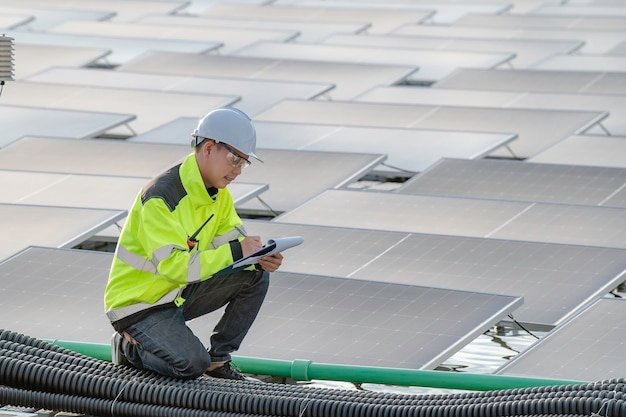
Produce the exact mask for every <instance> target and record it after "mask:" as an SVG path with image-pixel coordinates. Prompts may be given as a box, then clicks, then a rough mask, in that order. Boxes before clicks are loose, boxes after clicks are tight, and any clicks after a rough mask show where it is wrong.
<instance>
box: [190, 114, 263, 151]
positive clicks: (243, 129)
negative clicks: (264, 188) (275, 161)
mask: <svg viewBox="0 0 626 417" xmlns="http://www.w3.org/2000/svg"><path fill="white" fill-rule="evenodd" d="M191 136H193V139H192V140H191V146H193V147H196V146H197V145H198V144H200V143H201V142H202V141H203V140H204V139H213V140H214V141H216V142H224V143H225V144H227V145H230V146H232V147H233V148H235V149H237V150H238V151H239V152H241V153H244V154H246V155H249V156H251V157H253V158H254V159H256V160H258V161H261V159H260V158H259V157H258V156H256V155H255V153H254V151H255V150H256V130H255V129H254V126H252V121H251V120H250V118H249V117H248V115H247V114H245V113H244V112H242V111H241V110H239V109H236V108H234V107H222V108H219V109H215V110H212V111H210V112H208V113H207V114H206V115H205V116H204V117H203V118H202V119H200V121H199V122H198V126H197V127H196V129H195V130H194V131H193V133H192V134H191ZM261 162H263V161H261Z"/></svg>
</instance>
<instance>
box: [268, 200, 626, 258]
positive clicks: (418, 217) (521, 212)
mask: <svg viewBox="0 0 626 417" xmlns="http://www.w3.org/2000/svg"><path fill="white" fill-rule="evenodd" d="M354 207H359V210H354V209H353V208H354ZM275 221H279V222H288V223H302V224H318V225H326V226H341V227H356V228H363V229H376V230H395V231H405V232H413V233H431V234H442V235H456V236H468V237H488V238H495V239H509V240H521V241H533V242H546V243H564V244H578V245H589V246H604V247H612V248H626V243H625V242H624V239H623V235H624V233H626V230H625V229H624V228H625V227H626V209H625V208H621V207H603V206H585V205H570V204H558V203H536V202H523V201H507V200H492V199H478V198H463V197H446V196H431V195H409V194H400V193H387V192H378V191H359V190H326V191H324V192H322V193H320V194H318V195H317V196H316V197H315V198H313V199H311V200H309V201H307V202H306V203H304V204H302V205H300V206H299V207H297V208H294V209H292V210H290V211H289V212H286V213H283V214H281V215H280V216H278V217H276V218H275Z"/></svg>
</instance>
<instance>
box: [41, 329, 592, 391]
mask: <svg viewBox="0 0 626 417" xmlns="http://www.w3.org/2000/svg"><path fill="white" fill-rule="evenodd" d="M46 341H47V342H49V343H52V344H54V345H57V346H60V347H63V348H66V349H68V350H71V351H74V352H77V353H81V354H83V355H86V356H90V357H92V358H96V359H101V360H106V361H110V360H111V346H110V345H103V344H97V343H82V342H70V341H65V340H46ZM233 363H234V364H235V365H236V366H237V367H238V368H239V369H240V370H241V372H244V373H247V374H254V375H270V376H276V377H284V378H291V379H293V380H295V381H311V380H313V379H317V380H327V381H344V382H352V383H374V384H383V385H400V386H414V387H427V388H446V389H459V390H468V391H490V390H501V389H510V388H528V387H542V386H550V385H578V384H587V383H589V382H588V381H572V380H562V379H548V378H530V377H517V376H507V375H492V374H472V373H467V372H446V371H430V370H422V369H402V368H379V367H373V366H354V365H334V364H325V363H314V362H312V361H310V360H303V359H296V360H293V361H287V360H279V359H265V358H252V357H246V356H234V355H233Z"/></svg>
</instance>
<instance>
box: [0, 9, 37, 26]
mask: <svg viewBox="0 0 626 417" xmlns="http://www.w3.org/2000/svg"><path fill="white" fill-rule="evenodd" d="M0 10H2V8H1V7H0ZM33 20H35V17H34V16H31V15H29V14H16V13H5V12H3V14H2V15H1V16H0V28H2V29H15V28H16V27H19V26H22V25H27V24H29V23H30V22H32V21H33Z"/></svg>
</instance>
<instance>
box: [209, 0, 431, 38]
mask: <svg viewBox="0 0 626 417" xmlns="http://www.w3.org/2000/svg"><path fill="white" fill-rule="evenodd" d="M433 14H434V13H433V11H431V10H389V9H369V8H365V7H363V8H360V7H307V8H306V9H304V10H303V8H301V7H291V6H276V5H272V7H266V6H254V5H235V4H218V5H215V6H213V7H211V8H209V9H207V10H206V11H205V12H203V13H200V15H201V16H204V17H213V18H219V17H227V18H236V19H272V20H275V19H278V20H289V21H302V22H353V23H354V22H359V23H363V22H365V23H370V27H369V28H368V32H369V33H386V32H389V31H390V30H392V29H395V28H397V27H398V26H401V25H404V24H409V23H410V24H416V23H420V22H423V21H425V20H426V19H428V18H430V17H431V16H432V15H433Z"/></svg>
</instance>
